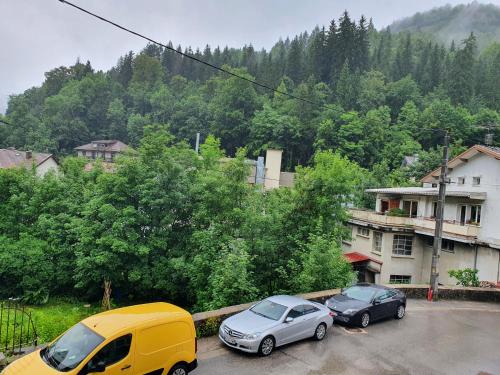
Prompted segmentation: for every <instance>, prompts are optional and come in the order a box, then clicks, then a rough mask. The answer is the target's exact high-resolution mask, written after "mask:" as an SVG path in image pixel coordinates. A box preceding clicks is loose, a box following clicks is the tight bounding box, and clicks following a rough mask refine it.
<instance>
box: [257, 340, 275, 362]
mask: <svg viewBox="0 0 500 375" xmlns="http://www.w3.org/2000/svg"><path fill="white" fill-rule="evenodd" d="M273 350H274V338H273V337H272V336H266V337H264V339H263V340H262V341H261V342H260V346H259V354H260V355H261V356H263V357H267V356H268V355H270V354H271V353H272V352H273Z"/></svg>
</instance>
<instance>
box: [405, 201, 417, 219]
mask: <svg viewBox="0 0 500 375" xmlns="http://www.w3.org/2000/svg"><path fill="white" fill-rule="evenodd" d="M403 211H404V212H405V214H407V215H408V216H409V217H417V211H418V202H417V201H403Z"/></svg>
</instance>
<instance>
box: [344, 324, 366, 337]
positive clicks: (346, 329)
mask: <svg viewBox="0 0 500 375" xmlns="http://www.w3.org/2000/svg"><path fill="white" fill-rule="evenodd" d="M337 327H340V328H341V329H342V330H343V331H344V332H347V333H348V334H350V335H355V334H357V333H368V332H366V331H365V330H364V329H363V328H349V327H344V326H337Z"/></svg>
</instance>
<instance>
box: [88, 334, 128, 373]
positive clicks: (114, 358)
mask: <svg viewBox="0 0 500 375" xmlns="http://www.w3.org/2000/svg"><path fill="white" fill-rule="evenodd" d="M131 342H132V335H131V334H129V335H125V336H122V337H119V338H117V339H116V340H113V341H111V342H110V343H109V344H108V345H106V346H105V347H104V348H102V349H101V350H99V352H98V353H97V354H96V355H95V356H94V358H92V359H91V360H90V361H89V364H88V366H89V365H90V366H92V365H96V364H98V363H99V362H104V366H106V367H107V366H109V365H112V364H114V363H117V362H119V361H121V360H122V359H124V358H125V357H126V356H127V355H128V352H129V351H130V344H131Z"/></svg>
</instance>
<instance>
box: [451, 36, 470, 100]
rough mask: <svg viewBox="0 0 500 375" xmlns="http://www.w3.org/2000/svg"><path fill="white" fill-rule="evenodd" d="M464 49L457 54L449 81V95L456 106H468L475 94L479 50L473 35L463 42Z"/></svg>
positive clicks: (452, 64)
mask: <svg viewBox="0 0 500 375" xmlns="http://www.w3.org/2000/svg"><path fill="white" fill-rule="evenodd" d="M463 44H464V47H463V48H462V49H460V50H458V51H457V52H456V53H455V57H454V58H453V61H452V63H451V69H450V74H451V76H450V78H452V79H449V80H448V94H449V95H450V97H451V99H452V101H453V102H454V103H456V104H467V102H468V100H469V99H470V98H471V96H472V95H473V94H474V74H473V72H474V63H475V56H476V49H477V42H476V37H475V35H474V34H473V33H471V34H470V35H469V37H468V38H467V39H465V40H464V41H463Z"/></svg>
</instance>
